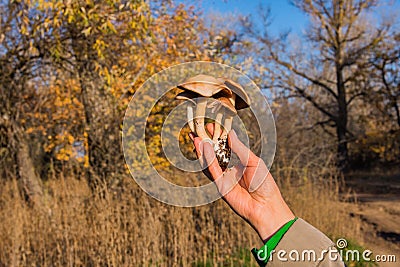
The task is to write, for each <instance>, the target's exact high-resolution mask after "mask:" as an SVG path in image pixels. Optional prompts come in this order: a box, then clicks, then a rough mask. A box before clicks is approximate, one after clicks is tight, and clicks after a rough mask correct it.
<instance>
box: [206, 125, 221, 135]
mask: <svg viewBox="0 0 400 267" xmlns="http://www.w3.org/2000/svg"><path fill="white" fill-rule="evenodd" d="M214 125H215V124H214V123H207V125H206V129H207V131H208V132H209V133H210V134H211V135H212V136H214ZM220 131H221V132H220V133H219V135H221V134H222V131H223V129H220Z"/></svg>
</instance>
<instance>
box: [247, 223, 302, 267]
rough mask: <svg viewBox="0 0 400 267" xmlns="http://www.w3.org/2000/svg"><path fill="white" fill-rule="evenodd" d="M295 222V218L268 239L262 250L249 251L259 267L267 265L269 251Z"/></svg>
mask: <svg viewBox="0 0 400 267" xmlns="http://www.w3.org/2000/svg"><path fill="white" fill-rule="evenodd" d="M296 220H297V217H296V218H294V219H293V220H291V221H289V222H287V223H286V224H285V225H284V226H282V227H281V228H280V229H279V230H278V231H277V232H276V233H275V234H274V235H273V236H272V237H271V238H270V239H268V241H267V242H266V243H265V244H264V246H263V247H262V248H260V249H256V248H253V249H252V250H251V253H253V256H254V258H255V259H256V261H257V263H258V264H259V265H260V266H262V267H264V266H266V265H267V263H268V260H269V257H270V255H271V251H272V250H274V249H275V248H276V246H277V245H278V243H279V241H281V239H282V237H283V236H284V235H285V233H286V232H287V231H288V230H289V228H290V227H291V226H292V224H293V223H294V222H295V221H296Z"/></svg>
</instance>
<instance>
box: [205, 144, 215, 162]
mask: <svg viewBox="0 0 400 267" xmlns="http://www.w3.org/2000/svg"><path fill="white" fill-rule="evenodd" d="M203 151H204V156H205V157H206V158H207V159H211V158H212V157H213V156H214V153H215V152H214V148H213V145H212V143H211V142H205V143H204V148H203Z"/></svg>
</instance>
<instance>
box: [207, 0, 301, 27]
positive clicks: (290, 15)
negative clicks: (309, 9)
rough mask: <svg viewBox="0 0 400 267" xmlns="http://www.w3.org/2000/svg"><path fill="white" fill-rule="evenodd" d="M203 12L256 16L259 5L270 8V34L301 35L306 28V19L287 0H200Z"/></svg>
mask: <svg viewBox="0 0 400 267" xmlns="http://www.w3.org/2000/svg"><path fill="white" fill-rule="evenodd" d="M201 3H202V7H203V9H204V10H205V11H217V12H221V13H226V12H230V13H234V14H243V15H247V14H254V16H255V17H257V16H258V14H257V12H258V10H259V6H260V3H262V4H263V5H265V6H269V7H270V8H271V15H272V19H273V21H272V24H271V26H270V27H271V29H270V30H271V31H272V33H274V34H275V33H278V32H281V31H284V30H288V29H291V30H292V31H293V32H296V33H301V32H302V31H303V30H304V29H305V28H306V26H307V23H308V19H307V17H306V16H305V15H304V14H303V13H301V12H300V11H299V10H298V9H297V8H296V7H294V6H293V5H291V4H290V3H289V1H287V0H264V1H243V0H201Z"/></svg>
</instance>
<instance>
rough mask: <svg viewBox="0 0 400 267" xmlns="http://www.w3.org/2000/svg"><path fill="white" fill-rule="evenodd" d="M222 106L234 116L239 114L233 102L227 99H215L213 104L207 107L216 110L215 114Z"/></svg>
mask: <svg viewBox="0 0 400 267" xmlns="http://www.w3.org/2000/svg"><path fill="white" fill-rule="evenodd" d="M221 106H222V107H223V108H225V109H226V110H228V111H229V112H231V113H232V115H235V114H237V111H236V109H235V107H234V106H233V105H232V102H231V101H230V100H229V98H227V97H219V98H215V100H214V101H212V102H211V103H209V104H208V105H207V108H211V109H214V111H213V112H215V111H218V110H219V109H220V107H221Z"/></svg>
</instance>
